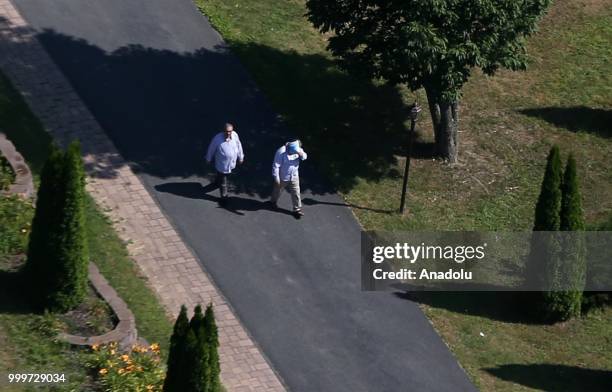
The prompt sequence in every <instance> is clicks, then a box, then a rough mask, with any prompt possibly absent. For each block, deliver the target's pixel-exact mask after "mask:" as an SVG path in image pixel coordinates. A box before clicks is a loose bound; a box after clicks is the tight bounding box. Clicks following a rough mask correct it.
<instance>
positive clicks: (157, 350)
mask: <svg viewBox="0 0 612 392" xmlns="http://www.w3.org/2000/svg"><path fill="white" fill-rule="evenodd" d="M150 349H151V351H153V352H154V353H158V352H159V344H157V343H153V344H152V345H151V346H150Z"/></svg>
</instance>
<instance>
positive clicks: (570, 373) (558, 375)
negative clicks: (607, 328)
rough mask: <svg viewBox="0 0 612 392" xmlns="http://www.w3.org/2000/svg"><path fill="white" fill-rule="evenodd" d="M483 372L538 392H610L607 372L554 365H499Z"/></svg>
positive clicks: (610, 373) (611, 382)
mask: <svg viewBox="0 0 612 392" xmlns="http://www.w3.org/2000/svg"><path fill="white" fill-rule="evenodd" d="M484 370H485V371H486V372H488V373H490V374H492V375H493V376H495V377H497V378H500V379H502V380H505V381H509V382H513V383H518V384H521V385H524V386H526V387H528V388H533V389H537V390H542V391H568V392H569V391H575V392H583V391H589V392H598V391H602V392H605V391H612V371H610V370H597V369H584V368H579V367H576V366H565V365H554V364H533V365H518V364H516V365H501V366H498V367H495V368H488V369H484Z"/></svg>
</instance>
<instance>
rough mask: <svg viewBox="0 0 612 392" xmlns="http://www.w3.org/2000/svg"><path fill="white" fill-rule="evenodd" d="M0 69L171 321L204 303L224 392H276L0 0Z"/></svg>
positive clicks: (271, 375) (219, 298) (230, 318)
mask: <svg viewBox="0 0 612 392" xmlns="http://www.w3.org/2000/svg"><path fill="white" fill-rule="evenodd" d="M0 68H1V69H2V71H3V72H4V73H5V75H7V76H8V77H9V78H10V79H11V81H12V82H13V84H14V85H15V87H16V88H17V89H18V90H19V91H20V92H21V94H22V95H23V96H24V98H25V100H26V101H27V103H28V104H29V105H30V108H31V109H32V110H33V112H34V113H35V114H36V115H37V116H38V118H39V119H40V120H41V122H42V124H43V125H44V127H45V128H46V129H47V131H48V132H50V133H51V134H52V135H53V137H54V138H55V140H57V141H58V142H59V143H61V144H64V145H65V144H67V143H68V142H69V141H70V140H73V139H79V140H80V141H81V144H82V148H83V156H84V159H85V163H86V169H87V173H88V177H89V180H88V185H87V188H88V190H89V192H90V193H91V194H92V195H93V197H94V198H95V200H96V201H97V202H98V204H99V205H100V206H102V207H103V208H104V209H105V210H106V211H107V213H108V214H109V216H110V217H111V218H112V219H113V221H114V222H115V227H116V229H117V231H118V233H119V235H120V237H121V238H122V239H123V240H124V241H126V243H128V244H129V245H128V250H129V252H130V254H131V256H132V258H133V259H134V260H135V261H136V263H137V264H138V266H139V267H140V269H141V270H142V272H143V274H144V275H145V276H146V277H147V278H148V279H149V282H150V284H151V286H152V287H153V288H154V290H155V291H156V293H157V295H158V297H159V298H160V300H161V302H162V304H163V305H164V306H165V308H166V309H167V310H168V312H169V314H171V315H172V316H176V315H177V313H178V310H179V307H180V305H181V304H185V305H187V306H188V307H189V308H190V309H192V308H193V306H194V305H195V304H198V303H202V304H206V303H208V302H209V301H211V300H212V302H213V303H214V305H215V311H216V315H217V320H218V325H219V340H220V343H221V347H220V355H221V369H222V372H221V378H222V380H223V384H224V385H225V386H226V388H227V390H228V391H282V390H284V387H283V386H282V384H281V382H280V380H279V378H278V376H277V375H276V373H275V372H274V371H273V370H272V368H271V365H270V364H269V363H268V362H267V361H266V359H265V358H264V356H263V354H262V352H261V350H260V349H259V348H258V347H257V346H256V345H255V343H254V342H253V340H252V339H251V337H250V336H249V335H248V333H247V332H246V330H245V328H244V327H243V325H242V324H241V323H240V321H239V320H238V319H237V318H236V315H235V314H234V312H233V311H232V309H231V307H230V306H229V304H228V303H227V301H226V300H225V298H224V297H223V295H222V294H221V293H220V292H219V291H218V290H217V288H216V287H215V285H214V284H213V283H212V281H211V279H210V277H209V276H208V275H207V274H206V273H205V272H204V271H203V270H202V267H201V266H200V264H199V263H198V261H197V260H196V258H195V256H194V255H193V253H192V252H191V250H190V249H189V248H188V247H187V246H186V245H185V243H184V242H183V241H182V240H181V238H180V237H179V235H178V233H177V232H176V230H175V229H174V228H173V227H172V226H171V225H170V223H169V222H168V220H167V219H166V217H165V216H164V215H163V213H162V212H161V210H160V208H159V207H158V205H157V204H156V203H155V201H154V200H153V199H152V197H151V196H150V195H149V193H148V192H147V191H146V190H145V188H144V186H143V185H142V183H141V182H140V180H139V179H138V177H136V175H135V174H134V173H133V171H132V170H131V169H130V167H129V166H128V165H127V164H126V162H125V161H124V160H123V158H122V157H121V155H120V154H119V153H118V152H117V150H116V148H115V147H114V145H113V144H112V142H111V141H110V140H109V139H108V137H107V136H106V135H105V133H104V131H103V130H102V128H101V127H100V125H99V124H98V123H97V121H96V120H95V119H94V117H93V115H92V114H91V113H90V112H89V110H88V109H87V107H86V106H85V104H84V103H83V102H82V101H81V100H80V98H79V97H78V95H77V94H76V93H75V91H74V90H73V89H72V87H71V85H70V83H69V82H68V81H67V79H66V78H65V77H64V75H63V74H62V73H61V71H60V70H59V69H58V68H57V66H56V65H55V63H54V62H53V61H52V60H51V58H50V57H49V55H48V54H47V52H46V51H45V50H44V48H43V47H42V46H41V44H40V43H39V42H38V40H37V39H36V38H35V33H34V32H33V31H32V29H31V28H29V26H28V25H27V22H25V20H24V19H23V18H22V17H21V15H20V14H19V12H18V11H17V10H16V9H15V7H14V6H13V5H12V4H11V2H10V1H9V0H0Z"/></svg>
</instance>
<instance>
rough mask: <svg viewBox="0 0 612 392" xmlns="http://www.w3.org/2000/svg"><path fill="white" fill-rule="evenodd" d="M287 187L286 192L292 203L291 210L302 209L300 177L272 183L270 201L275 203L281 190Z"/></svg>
mask: <svg viewBox="0 0 612 392" xmlns="http://www.w3.org/2000/svg"><path fill="white" fill-rule="evenodd" d="M283 189H287V192H289V194H290V195H291V202H292V203H293V211H299V210H301V209H302V198H301V196H300V179H299V178H296V179H294V180H291V181H281V182H280V184H277V183H276V182H275V183H274V188H273V189H272V202H273V203H276V202H277V201H278V198H279V197H280V194H281V191H282V190H283Z"/></svg>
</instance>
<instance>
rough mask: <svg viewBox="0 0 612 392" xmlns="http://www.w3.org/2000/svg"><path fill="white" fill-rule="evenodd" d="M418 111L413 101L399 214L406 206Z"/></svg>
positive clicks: (416, 104)
mask: <svg viewBox="0 0 612 392" xmlns="http://www.w3.org/2000/svg"><path fill="white" fill-rule="evenodd" d="M420 111H421V107H420V106H419V104H418V103H417V102H416V101H415V102H414V103H413V104H412V106H411V108H410V131H409V133H408V150H407V151H406V166H405V167H404V184H403V185H402V201H401V203H400V214H403V213H404V207H405V206H406V193H407V187H408V173H409V172H410V154H412V137H413V135H414V128H415V124H416V120H417V117H418V116H419V112H420Z"/></svg>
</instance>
